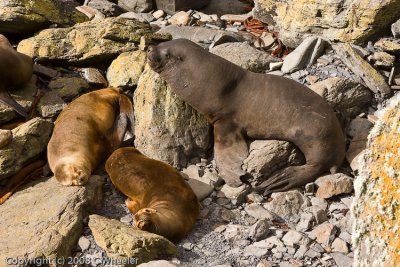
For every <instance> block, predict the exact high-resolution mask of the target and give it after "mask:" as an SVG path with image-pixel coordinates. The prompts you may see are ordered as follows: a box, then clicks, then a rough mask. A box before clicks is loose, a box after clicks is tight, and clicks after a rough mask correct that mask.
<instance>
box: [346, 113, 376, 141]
mask: <svg viewBox="0 0 400 267" xmlns="http://www.w3.org/2000/svg"><path fill="white" fill-rule="evenodd" d="M373 126H374V124H373V123H372V122H370V121H369V120H368V119H364V118H360V117H356V118H355V119H353V120H351V122H350V124H349V126H348V127H347V131H346V133H347V135H349V136H351V137H353V138H354V137H355V136H366V135H368V134H369V131H370V130H371V128H372V127H373Z"/></svg>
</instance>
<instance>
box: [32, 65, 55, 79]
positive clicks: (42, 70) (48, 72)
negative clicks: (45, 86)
mask: <svg viewBox="0 0 400 267" xmlns="http://www.w3.org/2000/svg"><path fill="white" fill-rule="evenodd" d="M33 73H35V74H37V75H39V76H44V77H46V78H51V79H53V78H55V77H57V76H59V75H60V74H59V72H58V71H57V70H55V69H52V68H48V67H46V66H43V65H40V64H36V63H34V64H33Z"/></svg>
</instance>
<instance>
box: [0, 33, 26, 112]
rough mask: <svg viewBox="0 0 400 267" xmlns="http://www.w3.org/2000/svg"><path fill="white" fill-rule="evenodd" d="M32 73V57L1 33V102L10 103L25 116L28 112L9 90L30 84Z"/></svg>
mask: <svg viewBox="0 0 400 267" xmlns="http://www.w3.org/2000/svg"><path fill="white" fill-rule="evenodd" d="M32 73H33V60H32V58H30V57H29V56H27V55H25V54H21V53H19V52H17V51H16V50H15V49H14V48H13V47H12V45H11V44H10V42H9V41H8V39H7V38H6V37H5V36H4V35H2V34H0V102H2V103H4V104H6V105H9V106H10V107H12V108H13V109H14V110H15V111H16V112H18V113H19V114H20V115H22V116H24V117H25V118H26V117H28V113H27V112H26V110H25V109H24V108H23V107H22V106H21V105H20V104H18V103H17V102H16V101H15V100H14V99H13V98H12V97H11V95H10V93H9V91H11V90H17V89H20V88H22V87H24V86H25V85H26V84H28V82H29V81H30V80H31V77H32Z"/></svg>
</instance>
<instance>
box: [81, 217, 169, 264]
mask: <svg viewBox="0 0 400 267" xmlns="http://www.w3.org/2000/svg"><path fill="white" fill-rule="evenodd" d="M89 228H90V230H92V233H93V236H94V239H95V241H96V243H97V245H99V246H100V247H101V248H102V249H104V250H105V251H106V253H107V256H108V257H110V258H112V259H115V260H116V259H120V260H122V259H124V258H125V259H126V258H130V259H132V260H137V264H140V263H144V262H148V261H151V260H155V259H157V258H159V257H160V256H161V255H170V256H173V255H176V254H177V249H176V247H175V245H174V244H172V243H171V242H170V241H168V240H167V239H166V238H164V237H162V236H159V235H156V234H153V233H149V232H146V231H142V230H138V229H136V228H133V227H132V226H129V225H126V224H123V223H121V222H119V221H117V220H113V219H108V218H105V217H102V216H100V215H96V214H93V215H90V216H89Z"/></svg>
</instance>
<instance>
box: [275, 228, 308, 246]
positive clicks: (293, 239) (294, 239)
mask: <svg viewBox="0 0 400 267" xmlns="http://www.w3.org/2000/svg"><path fill="white" fill-rule="evenodd" d="M282 241H283V243H284V244H285V245H286V246H290V247H294V246H300V245H304V246H307V245H308V244H309V243H310V241H311V240H310V239H309V238H308V237H307V236H306V235H305V234H302V233H299V232H297V231H294V230H289V231H288V232H287V233H286V234H285V235H284V236H283V238H282Z"/></svg>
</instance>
